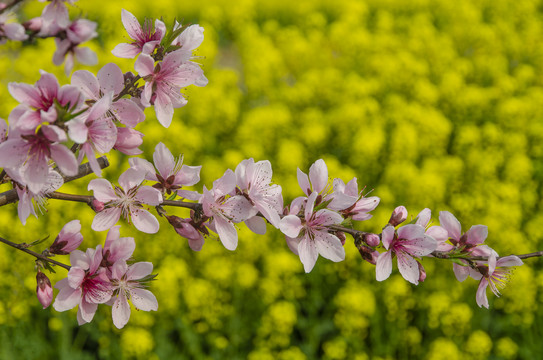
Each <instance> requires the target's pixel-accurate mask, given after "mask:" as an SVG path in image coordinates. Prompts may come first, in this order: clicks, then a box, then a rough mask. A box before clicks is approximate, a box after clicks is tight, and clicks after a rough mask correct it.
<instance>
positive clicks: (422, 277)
mask: <svg viewBox="0 0 543 360" xmlns="http://www.w3.org/2000/svg"><path fill="white" fill-rule="evenodd" d="M417 264H419V282H423V281H424V280H426V270H424V267H423V266H422V264H421V263H420V262H418V261H417Z"/></svg>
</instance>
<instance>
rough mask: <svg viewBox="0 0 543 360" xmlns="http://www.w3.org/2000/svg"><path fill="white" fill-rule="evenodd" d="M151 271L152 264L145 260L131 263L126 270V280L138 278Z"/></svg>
mask: <svg viewBox="0 0 543 360" xmlns="http://www.w3.org/2000/svg"><path fill="white" fill-rule="evenodd" d="M152 272H153V264H152V263H150V262H147V261H141V262H137V263H135V264H133V265H131V266H130V267H129V268H128V271H127V272H126V279H127V280H138V279H142V278H144V277H146V276H147V275H149V274H151V273H152Z"/></svg>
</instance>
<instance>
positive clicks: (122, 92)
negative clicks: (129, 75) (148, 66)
mask: <svg viewBox="0 0 543 360" xmlns="http://www.w3.org/2000/svg"><path fill="white" fill-rule="evenodd" d="M139 79H141V76H139V75H137V76H136V77H134V78H133V79H132V81H131V82H130V83H129V84H128V85H126V86H125V87H124V89H123V90H122V91H121V92H120V93H119V94H118V95H117V96H116V97H115V99H113V102H115V101H119V100H120V99H121V98H122V97H123V96H125V95H127V94H128V93H129V92H130V90H131V89H132V88H133V87H134V84H136V82H137V81H138V80H139Z"/></svg>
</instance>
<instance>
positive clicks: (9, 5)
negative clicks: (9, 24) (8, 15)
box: [0, 0, 23, 14]
mask: <svg viewBox="0 0 543 360" xmlns="http://www.w3.org/2000/svg"><path fill="white" fill-rule="evenodd" d="M20 2H23V0H13V2H12V3H11V4H7V5H6V6H5V7H4V8H2V9H0V14H2V13H4V12H6V11H8V10H9V9H11V8H12V7H14V6H15V5H17V4H18V3H20Z"/></svg>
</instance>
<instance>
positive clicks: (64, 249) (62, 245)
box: [49, 220, 83, 255]
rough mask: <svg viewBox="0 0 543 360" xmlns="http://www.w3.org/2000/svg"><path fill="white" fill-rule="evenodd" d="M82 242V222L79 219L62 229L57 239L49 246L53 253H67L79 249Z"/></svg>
mask: <svg viewBox="0 0 543 360" xmlns="http://www.w3.org/2000/svg"><path fill="white" fill-rule="evenodd" d="M82 242H83V235H81V223H80V222H79V220H72V221H70V222H68V223H67V224H66V225H64V227H63V228H62V230H60V233H59V234H58V236H57V237H56V239H55V241H54V242H53V244H52V245H51V246H50V247H49V252H50V253H51V254H57V255H67V254H69V253H71V252H72V251H74V250H75V249H77V248H78V247H79V245H81V243H82Z"/></svg>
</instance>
